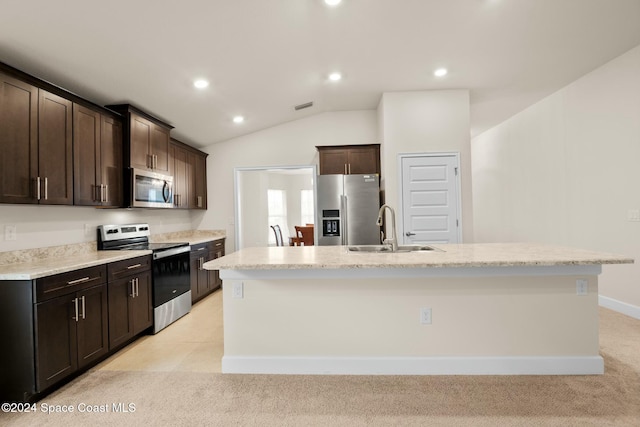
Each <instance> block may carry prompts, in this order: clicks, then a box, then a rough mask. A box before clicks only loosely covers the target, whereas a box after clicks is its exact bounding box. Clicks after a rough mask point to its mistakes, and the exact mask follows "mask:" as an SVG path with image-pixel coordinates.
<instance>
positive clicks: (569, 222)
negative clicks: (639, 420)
mask: <svg viewBox="0 0 640 427" xmlns="http://www.w3.org/2000/svg"><path fill="white" fill-rule="evenodd" d="M471 147H472V159H473V161H472V170H473V203H474V216H475V222H474V231H475V233H474V236H475V240H476V241H478V242H496V241H501V242H514V241H535V242H545V243H554V244H562V245H568V246H576V247H583V248H587V249H594V250H602V251H609V252H616V253H621V254H624V255H628V256H631V257H634V258H635V259H636V264H635V265H626V266H621V265H616V266H605V267H604V269H603V274H602V276H601V280H600V294H601V295H602V296H605V297H607V298H612V299H613V300H616V301H620V302H622V303H624V304H630V305H631V307H628V308H631V309H632V311H633V310H636V312H637V313H638V315H640V222H630V221H628V220H627V215H628V210H630V209H631V210H635V209H640V46H638V47H636V48H635V49H633V50H631V51H629V52H627V53H626V54H624V55H622V56H620V57H618V58H617V59H615V60H613V61H611V62H609V63H607V64H605V65H603V66H601V67H600V68H598V69H597V70H595V71H593V72H591V73H590V74H588V75H586V76H584V77H582V78H580V79H579V80H577V81H575V82H573V83H572V84H570V85H569V86H567V87H565V88H564V89H562V90H560V91H558V92H556V93H555V94H553V95H551V96H549V97H547V98H546V99H544V100H542V101H540V102H538V103H537V104H535V105H533V106H531V107H530V108H528V109H526V110H525V111H523V112H521V113H520V114H518V115H516V116H514V117H512V118H511V119H509V120H507V121H506V122H504V123H502V124H501V125H499V126H497V127H495V128H493V129H491V130H489V131H487V132H485V133H483V134H482V135H479V136H478V137H476V138H474V140H473V142H472V144H471ZM614 303H615V301H614ZM624 304H623V305H624Z"/></svg>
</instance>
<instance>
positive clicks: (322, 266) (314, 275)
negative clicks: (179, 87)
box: [204, 244, 633, 375]
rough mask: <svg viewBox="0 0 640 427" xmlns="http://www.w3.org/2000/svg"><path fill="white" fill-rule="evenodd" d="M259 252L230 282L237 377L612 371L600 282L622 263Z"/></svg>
mask: <svg viewBox="0 0 640 427" xmlns="http://www.w3.org/2000/svg"><path fill="white" fill-rule="evenodd" d="M433 247H434V248H436V249H438V250H436V251H421V252H408V253H407V252H404V253H366V252H350V251H348V250H347V248H346V247H344V246H309V247H271V248H246V249H242V250H240V251H237V252H234V253H232V254H229V255H227V256H225V257H222V258H219V259H217V260H214V261H210V262H208V263H205V264H204V268H206V269H219V270H220V277H221V278H222V279H223V304H224V357H223V360H222V371H223V372H225V373H282V374H423V375H424V374H601V373H603V372H604V362H603V359H602V357H601V356H600V354H599V343H598V280H597V277H598V275H599V274H600V272H601V266H602V264H624V263H632V262H633V260H632V259H630V258H628V257H625V256H620V255H614V254H607V253H600V252H592V251H585V250H579V249H573V248H562V247H556V246H546V245H537V244H460V245H433Z"/></svg>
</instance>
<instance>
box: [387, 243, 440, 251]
mask: <svg viewBox="0 0 640 427" xmlns="http://www.w3.org/2000/svg"><path fill="white" fill-rule="evenodd" d="M429 251H431V252H442V249H438V248H434V247H433V246H428V245H407V246H398V251H397V252H429Z"/></svg>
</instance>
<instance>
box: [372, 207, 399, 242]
mask: <svg viewBox="0 0 640 427" xmlns="http://www.w3.org/2000/svg"><path fill="white" fill-rule="evenodd" d="M385 209H389V211H391V234H392V235H393V237H392V238H386V236H385V239H384V240H383V241H382V243H383V244H385V245H391V250H392V251H393V252H395V251H397V250H398V240H397V238H396V236H397V234H396V212H395V211H394V210H393V208H392V207H391V206H389V205H387V204H384V205H382V206H381V207H380V210H379V211H378V220H377V221H376V225H382V213H383V212H384V210H385Z"/></svg>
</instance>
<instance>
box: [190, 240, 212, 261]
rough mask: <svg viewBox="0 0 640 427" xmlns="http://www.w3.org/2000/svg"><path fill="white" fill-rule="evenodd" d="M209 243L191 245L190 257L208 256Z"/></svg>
mask: <svg viewBox="0 0 640 427" xmlns="http://www.w3.org/2000/svg"><path fill="white" fill-rule="evenodd" d="M208 252H209V243H208V242H205V243H199V244H197V245H191V258H199V257H205V258H206V257H207V256H209V254H208Z"/></svg>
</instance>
